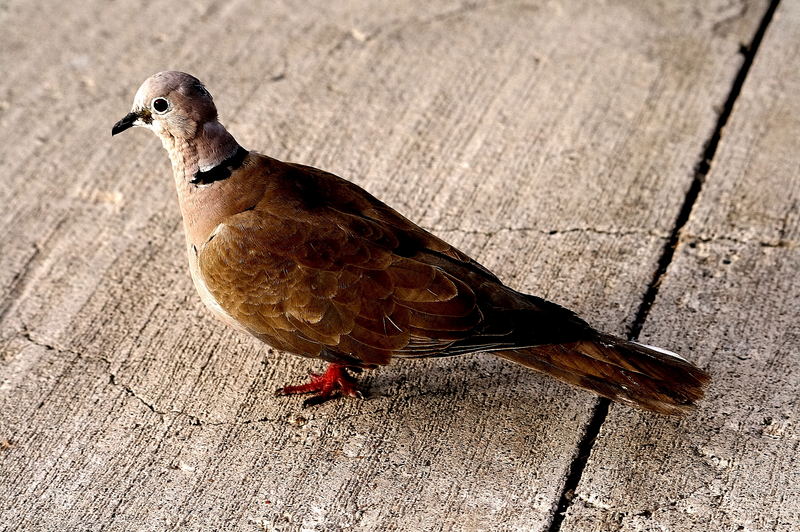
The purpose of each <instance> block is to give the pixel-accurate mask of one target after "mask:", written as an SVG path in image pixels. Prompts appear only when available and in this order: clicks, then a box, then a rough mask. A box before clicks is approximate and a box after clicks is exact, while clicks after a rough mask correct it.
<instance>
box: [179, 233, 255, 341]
mask: <svg viewBox="0 0 800 532" xmlns="http://www.w3.org/2000/svg"><path fill="white" fill-rule="evenodd" d="M187 247H188V249H187V253H188V255H189V273H191V275H192V281H193V282H194V287H195V289H196V290H197V293H198V295H199V296H200V299H201V300H202V301H203V303H204V304H205V306H206V307H208V309H209V310H211V312H212V313H213V314H214V316H216V317H217V318H218V319H219V320H221V321H222V322H224V323H226V324H228V325H230V326H231V327H234V328H236V329H239V330H244V327H242V325H241V324H240V323H239V322H237V321H236V319H234V318H233V316H231V315H230V314H229V313H228V311H227V310H225V309H224V308H223V307H222V305H220V304H219V301H217V298H215V297H214V294H212V293H211V291H210V290H209V289H208V285H207V284H206V281H205V279H204V278H203V273H202V272H201V271H200V265H199V261H198V250H197V247H196V246H194V245H193V244H192V243H191V241H189V242H187Z"/></svg>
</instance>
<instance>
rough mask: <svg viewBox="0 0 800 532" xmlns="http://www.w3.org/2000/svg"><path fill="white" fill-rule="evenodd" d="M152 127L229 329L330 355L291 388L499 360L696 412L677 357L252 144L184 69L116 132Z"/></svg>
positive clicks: (156, 88) (652, 405) (141, 101)
mask: <svg viewBox="0 0 800 532" xmlns="http://www.w3.org/2000/svg"><path fill="white" fill-rule="evenodd" d="M131 127H144V128H147V129H150V130H151V131H153V132H154V133H155V134H156V135H157V136H158V137H159V138H160V139H161V143H162V145H163V147H164V148H165V149H166V151H167V153H168V155H169V158H170V161H171V163H172V170H173V177H174V180H175V187H176V190H177V196H178V204H179V206H180V211H181V215H182V218H183V226H184V230H185V234H186V245H187V251H188V257H189V272H190V274H191V277H192V280H193V281H194V285H195V287H196V289H197V292H198V294H199V296H200V298H201V299H202V301H203V302H204V303H205V305H206V306H207V307H208V308H209V309H210V310H211V311H212V312H213V314H214V315H216V316H217V317H218V318H219V319H221V320H222V321H223V322H225V323H227V324H228V325H230V326H232V327H234V328H236V329H239V330H241V331H244V332H246V333H249V334H251V335H253V336H254V337H255V338H257V339H259V340H261V341H262V342H264V343H266V344H268V345H270V346H272V347H273V348H275V349H277V350H280V351H284V352H288V353H293V354H296V355H301V356H304V357H309V358H313V359H321V360H324V361H326V362H328V363H329V364H328V366H327V369H326V371H325V372H324V373H321V374H315V373H312V374H311V378H310V380H309V381H308V382H306V383H304V384H299V385H294V386H285V387H283V388H281V389H279V390H278V393H279V394H284V395H291V394H312V395H311V398H310V399H308V400H307V401H306V403H305V404H306V405H310V404H317V403H321V402H324V401H326V400H328V399H331V398H334V397H340V396H360V395H361V389H360V386H359V383H358V382H357V380H356V378H355V375H354V374H355V373H358V372H360V371H361V370H364V369H374V368H377V367H378V366H382V365H386V364H388V363H390V362H391V361H392V360H393V359H395V358H420V357H444V356H453V355H470V354H474V353H492V354H494V355H496V356H499V357H501V358H504V359H507V360H510V361H512V362H515V363H518V364H521V365H522V366H525V367H526V368H530V369H532V370H536V371H539V372H542V373H545V374H548V375H551V376H553V377H555V378H556V379H559V380H561V381H563V382H566V383H568V384H571V385H574V386H577V387H579V388H583V389H586V390H589V391H592V392H594V393H596V394H598V395H601V396H603V397H606V398H608V399H611V400H613V401H617V402H620V403H625V404H628V405H631V406H634V407H638V408H641V409H644V410H649V411H652V412H657V413H661V414H669V415H677V414H684V413H686V412H687V411H689V410H691V409H692V407H693V406H695V405H696V403H697V402H698V401H699V400H700V399H701V398H702V397H703V394H704V388H705V386H706V385H707V383H708V382H709V376H708V375H707V374H706V373H705V372H704V371H703V370H701V369H700V368H698V367H696V366H695V365H693V364H691V363H690V362H688V361H686V360H684V359H683V358H681V357H679V356H678V355H676V354H675V353H672V352H670V351H667V350H664V349H660V348H656V347H651V346H647V345H644V344H641V343H637V342H634V341H629V340H626V339H623V338H618V337H615V336H613V335H611V334H607V333H604V332H601V331H598V330H596V329H594V328H593V327H591V326H590V325H589V324H588V323H587V322H585V321H584V320H583V319H581V318H579V317H578V316H577V315H576V314H575V313H573V312H572V311H570V310H568V309H566V308H563V307H561V306H559V305H557V304H555V303H551V302H549V301H546V300H544V299H541V298H539V297H536V296H534V295H528V294H524V293H521V292H518V291H516V290H514V289H512V288H510V287H508V286H506V285H505V284H503V282H502V281H500V279H499V278H498V277H497V276H496V275H495V274H494V273H492V272H491V271H489V270H488V269H487V268H485V267H484V266H482V265H481V264H480V263H478V262H477V261H475V260H474V259H472V258H470V257H469V256H468V255H467V254H465V253H463V252H462V251H460V250H458V249H456V248H455V247H453V246H451V245H450V244H448V243H447V242H445V241H444V240H442V239H440V238H438V237H436V236H435V235H433V234H431V233H430V232H428V231H426V230H424V229H422V228H421V227H419V226H417V225H416V224H414V223H413V222H411V221H410V220H408V219H407V218H405V217H404V216H402V215H401V214H399V213H398V212H397V211H395V210H394V209H392V208H391V207H389V206H388V205H386V204H384V203H383V202H381V201H380V200H378V199H377V198H375V197H374V196H373V195H371V194H370V193H369V192H367V191H366V190H364V189H362V188H360V187H359V186H357V185H355V184H354V183H351V182H350V181H347V180H345V179H342V178H340V177H337V176H335V175H333V174H331V173H328V172H325V171H322V170H319V169H317V168H313V167H311V166H305V165H302V164H297V163H289V162H283V161H280V160H277V159H274V158H271V157H268V156H266V155H262V154H259V153H257V152H255V151H250V150H247V149H245V148H243V147H242V146H241V145H240V144H239V143H238V142H237V141H236V140H235V139H234V137H233V136H232V135H231V134H230V133H229V132H228V131H227V129H226V128H225V127H224V126H223V125H222V124H221V123H220V121H219V118H218V115H217V108H216V106H215V104H214V100H213V98H212V96H211V94H210V93H209V92H208V90H207V89H206V88H205V86H204V85H203V83H201V82H200V81H199V80H198V79H197V78H195V77H194V76H191V75H189V74H186V73H183V72H176V71H167V72H159V73H157V74H155V75H153V76H151V77H150V78H148V79H147V80H145V81H144V83H143V84H142V85H141V87H139V90H138V91H137V92H136V95H135V97H134V100H133V107H132V109H131V111H130V113H128V114H127V115H126V116H125V117H124V118H122V119H121V120H120V121H119V122H117V123H116V124H115V125H114V126H113V128H112V131H111V133H112V135H117V134H118V133H121V132H122V131H125V130H127V129H129V128H131Z"/></svg>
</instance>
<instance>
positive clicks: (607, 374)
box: [495, 334, 709, 415]
mask: <svg viewBox="0 0 800 532" xmlns="http://www.w3.org/2000/svg"><path fill="white" fill-rule="evenodd" d="M495 354H496V355H498V356H501V357H503V358H506V359H508V360H511V361H513V362H516V363H518V364H521V365H523V366H526V367H528V368H531V369H534V370H537V371H541V372H543V373H547V374H549V375H552V376H553V377H555V378H557V379H559V380H561V381H564V382H566V383H568V384H572V385H575V386H578V387H581V388H584V389H587V390H590V391H593V392H595V393H597V394H599V395H602V396H603V397H607V398H609V399H611V400H613V401H618V402H622V403H627V404H630V405H633V406H636V407H639V408H643V409H645V410H650V411H653V412H658V413H660V414H670V415H680V414H685V413H686V412H688V411H689V410H690V409H691V408H692V407H693V406H694V405H695V403H696V402H697V401H699V400H700V399H702V397H703V394H704V388H705V386H706V385H707V384H708V381H709V376H708V374H707V373H705V372H704V371H703V370H701V369H699V368H698V367H696V366H694V365H692V364H691V363H689V362H687V361H686V360H684V359H683V358H681V357H680V356H678V355H676V354H674V353H671V352H670V351H666V350H664V349H660V348H657V347H651V346H648V345H644V344H640V343H637V342H631V341H627V340H624V339H622V338H616V337H614V336H610V335H606V334H598V335H597V337H596V338H595V339H592V340H582V341H578V342H571V343H565V344H550V345H539V346H535V347H528V348H524V349H513V350H508V351H500V352H496V353H495Z"/></svg>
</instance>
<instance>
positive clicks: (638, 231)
mask: <svg viewBox="0 0 800 532" xmlns="http://www.w3.org/2000/svg"><path fill="white" fill-rule="evenodd" d="M427 230H428V231H430V232H432V233H463V234H467V235H483V236H488V237H493V236H496V235H498V234H499V233H504V232H509V233H523V232H531V233H539V234H543V235H547V236H552V235H560V234H566V233H592V234H596V235H610V236H631V235H645V236H651V237H655V238H659V239H663V240H666V239H667V238H669V235H668V234H667V233H666V232H658V231H651V230H647V229H629V230H619V229H600V228H596V227H568V228H564V229H542V228H540V227H498V228H496V229H462V228H460V227H446V228H441V229H438V228H435V227H434V228H427Z"/></svg>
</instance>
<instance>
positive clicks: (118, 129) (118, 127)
mask: <svg viewBox="0 0 800 532" xmlns="http://www.w3.org/2000/svg"><path fill="white" fill-rule="evenodd" d="M137 118H139V115H138V114H136V113H128V114H126V115H125V117H124V118H123V119H122V120H120V121H119V122H117V123H116V124H114V127H112V128H111V136H112V137H113V136H114V135H116V134H117V133H122V132H123V131H125V130H126V129H128V128H129V127H133V123H134V122H135V121H136V119H137Z"/></svg>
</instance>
